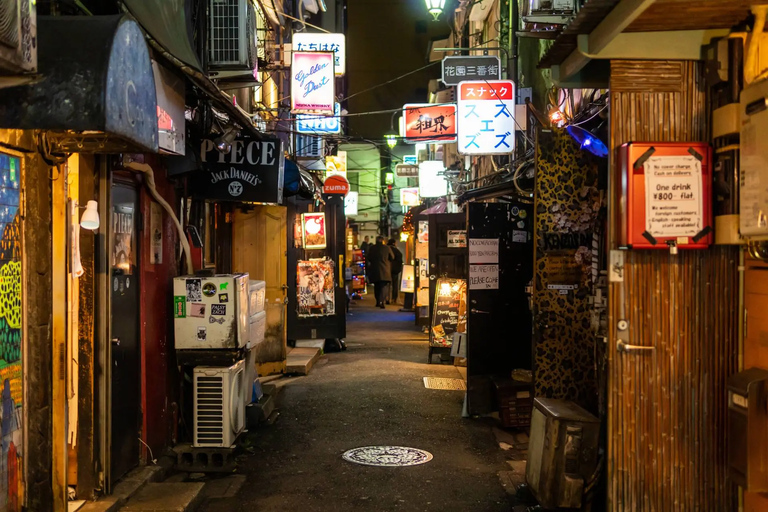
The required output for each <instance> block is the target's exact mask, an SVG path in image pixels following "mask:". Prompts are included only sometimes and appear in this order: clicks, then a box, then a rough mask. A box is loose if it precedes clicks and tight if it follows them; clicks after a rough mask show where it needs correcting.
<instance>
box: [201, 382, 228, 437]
mask: <svg viewBox="0 0 768 512" xmlns="http://www.w3.org/2000/svg"><path fill="white" fill-rule="evenodd" d="M196 382H197V389H196V390H195V397H196V398H197V402H196V403H197V405H196V409H195V412H196V413H197V422H196V423H195V439H196V443H197V444H198V445H199V444H216V445H219V444H222V443H223V441H224V382H223V379H222V378H221V377H203V376H199V377H198V378H197V381H196Z"/></svg>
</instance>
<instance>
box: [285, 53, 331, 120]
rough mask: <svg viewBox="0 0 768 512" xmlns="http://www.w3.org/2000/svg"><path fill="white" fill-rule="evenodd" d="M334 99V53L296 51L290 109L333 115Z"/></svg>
mask: <svg viewBox="0 0 768 512" xmlns="http://www.w3.org/2000/svg"><path fill="white" fill-rule="evenodd" d="M335 100H336V98H335V80H334V74H333V53H329V52H294V53H293V60H292V62H291V112H293V113H303V114H327V115H333V113H334V108H335V106H336V101H335Z"/></svg>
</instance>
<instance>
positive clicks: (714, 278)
mask: <svg viewBox="0 0 768 512" xmlns="http://www.w3.org/2000/svg"><path fill="white" fill-rule="evenodd" d="M638 77H644V78H643V79H642V82H641V84H638V82H637V80H638ZM673 80H677V82H678V86H677V87H674V86H673V84H672V81H673ZM705 90H706V88H705V87H704V83H703V79H702V66H701V65H700V64H699V63H697V62H660V61H657V62H652V61H643V62H640V61H614V62H612V66H611V130H612V133H611V144H612V147H613V148H614V150H615V149H616V148H617V147H619V146H620V145H621V144H622V143H624V142H628V141H639V140H646V141H648V140H650V141H656V140H658V141H699V140H707V138H708V127H707V125H708V123H707V120H708V113H707V109H706V97H705V92H704V91H705ZM616 172H617V170H616V168H615V165H614V169H613V176H617V175H616ZM613 183H614V186H615V184H616V180H615V179H614V180H613ZM614 204H615V202H614ZM615 210H616V209H615V208H613V211H614V214H615ZM612 220H613V225H612V228H613V229H614V230H615V229H616V227H617V223H616V218H615V217H614V218H613V219H612ZM624 254H625V278H624V282H623V283H613V284H612V285H611V290H610V321H609V322H610V324H609V325H611V326H615V325H616V323H617V322H618V321H619V320H620V319H625V320H627V321H628V322H629V333H630V343H631V344H634V345H643V346H652V347H655V350H653V351H652V352H651V353H647V354H637V353H629V354H627V353H624V354H620V353H618V352H617V351H616V349H615V347H616V342H617V340H616V332H615V328H614V327H612V328H611V335H610V336H611V339H610V341H609V350H608V353H609V399H608V400H609V402H608V403H609V405H608V440H609V442H608V444H609V446H608V464H607V469H608V482H609V488H608V503H609V510H612V511H626V512H636V511H651V510H653V511H670V512H671V511H680V510H707V511H709V510H713V511H714V510H723V511H725V510H734V508H733V506H732V504H733V497H734V493H733V490H732V488H731V486H730V485H729V484H728V483H727V479H726V467H727V466H726V452H725V446H726V432H725V430H726V412H727V399H726V398H727V394H726V389H725V382H726V377H727V376H728V375H730V374H731V373H733V372H735V371H736V368H737V357H738V350H737V344H738V332H737V317H738V314H737V306H738V295H737V294H738V271H737V262H738V249H736V248H732V247H722V246H718V247H714V248H712V249H710V250H705V251H680V253H679V254H678V255H676V256H672V255H670V254H669V253H668V252H667V251H638V250H636V251H626V252H625V253H624Z"/></svg>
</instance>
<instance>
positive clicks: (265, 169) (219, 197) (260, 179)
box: [190, 137, 285, 203]
mask: <svg viewBox="0 0 768 512" xmlns="http://www.w3.org/2000/svg"><path fill="white" fill-rule="evenodd" d="M200 160H201V162H202V167H203V169H202V170H201V171H199V172H194V173H192V174H191V176H190V185H191V187H192V191H193V194H194V195H195V197H197V198H198V199H210V200H214V201H242V202H247V203H280V202H282V200H283V169H284V164H285V158H284V154H283V146H282V141H281V140H280V139H278V138H274V137H265V138H264V139H262V140H256V139H251V138H248V137H241V138H238V139H237V140H235V141H233V142H232V149H230V151H229V152H228V153H222V152H220V151H219V150H218V149H216V145H215V144H214V142H213V141H212V140H209V139H205V140H203V142H202V144H201V147H200Z"/></svg>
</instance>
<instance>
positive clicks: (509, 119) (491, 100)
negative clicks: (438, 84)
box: [457, 80, 515, 155]
mask: <svg viewBox="0 0 768 512" xmlns="http://www.w3.org/2000/svg"><path fill="white" fill-rule="evenodd" d="M457 122H458V125H459V129H458V134H459V140H458V149H459V153H461V154H463V155H501V154H508V153H511V152H513V151H514V150H515V84H514V83H513V82H512V81H509V80H483V81H477V82H461V83H460V84H459V99H458V121H457Z"/></svg>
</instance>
